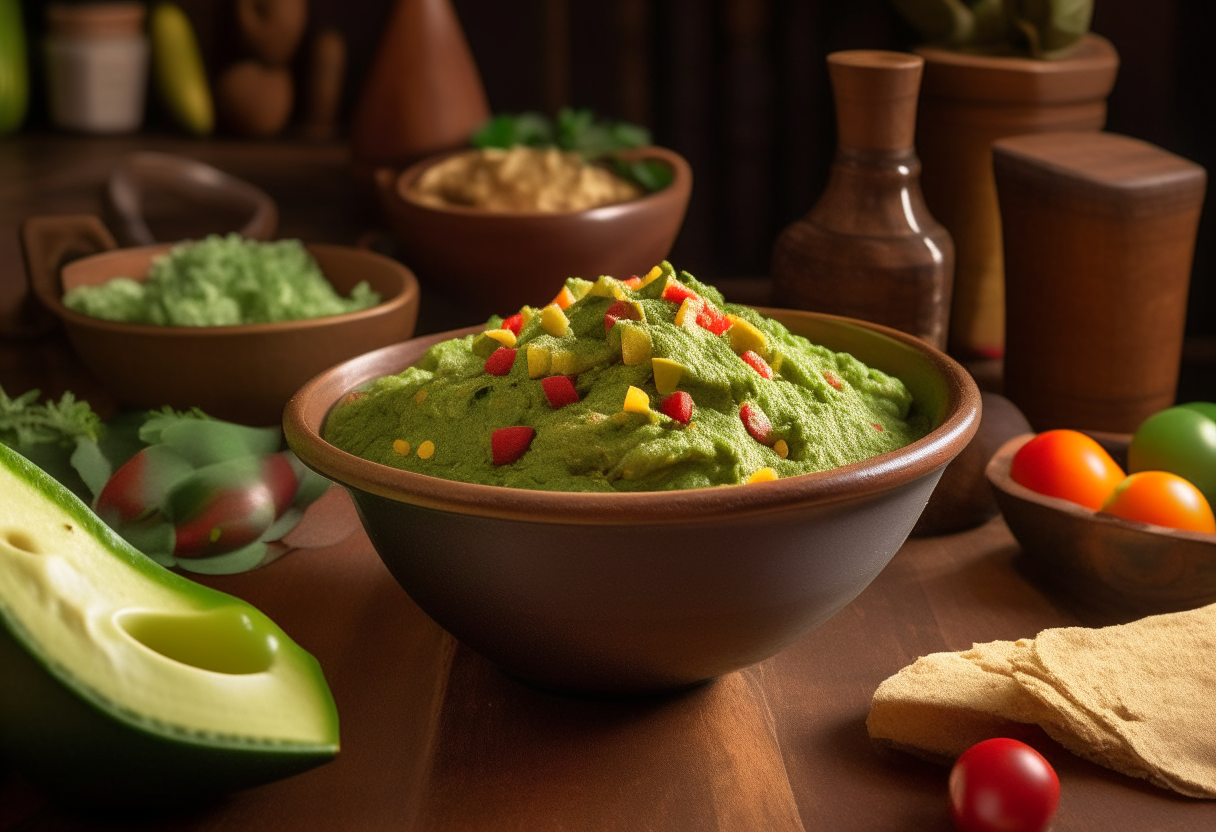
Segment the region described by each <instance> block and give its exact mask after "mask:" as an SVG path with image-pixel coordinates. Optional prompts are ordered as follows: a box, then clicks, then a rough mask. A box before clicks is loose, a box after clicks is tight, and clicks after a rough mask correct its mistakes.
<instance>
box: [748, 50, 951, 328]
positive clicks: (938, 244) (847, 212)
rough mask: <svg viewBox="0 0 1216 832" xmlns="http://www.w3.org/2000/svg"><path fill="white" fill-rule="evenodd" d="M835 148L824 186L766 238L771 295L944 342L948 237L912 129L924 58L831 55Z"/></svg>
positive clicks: (869, 53)
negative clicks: (924, 184)
mask: <svg viewBox="0 0 1216 832" xmlns="http://www.w3.org/2000/svg"><path fill="white" fill-rule="evenodd" d="M827 60H828V72H829V75H830V77H831V82H832V92H833V95H834V97H835V102H836V125H837V149H836V157H835V159H834V160H833V162H832V169H831V172H830V175H829V177H828V184H827V188H826V190H825V191H824V193H823V195H822V196H821V197H820V198H819V201H818V203H816V205H815V207H814V208H812V209H811V211H810V212H809V213H808V214H806V216H804V217H802V218H801V219H799V220H796V221H795V222H793V223H791V224H790V225H789V226H788V227H787V228H786V229H785V230H784V231H782V232H781V235H780V236H779V237H778V238H777V242H776V244H775V245H774V247H773V259H772V273H773V283H774V287H775V290H776V291H775V295H774V302H775V303H776V304H777V305H779V306H788V307H792V308H799V309H808V310H811V311H815V312H827V313H831V314H835V315H845V316H848V317H852V318H860V319H862V320H866V321H873V322H875V323H880V324H885V325H886V326H890V327H892V328H894V329H899V330H902V331H904V332H907V333H910V334H912V335H915V336H917V337H918V338H922V339H923V340H925V341H927V342H929V343H930V344H932V345H933V346H935V347H937V348H939V349H944V348H945V346H946V335H947V329H948V324H949V318H950V289H951V283H952V280H953V275H954V244H953V242H952V241H951V239H950V234H949V232H947V231H946V229H945V228H943V227H942V225H941V224H940V223H938V222H937V221H936V220H934V219H933V217H932V216H931V215H930V214H929V209H928V208H927V207H926V206H925V201H924V198H923V197H922V196H921V190H920V161H919V160H918V159H917V157H916V151H915V148H914V147H913V138H914V134H915V131H916V101H917V93H918V90H919V88H920V79H921V71H922V69H923V66H924V61H923V59H921V58H920V57H918V56H916V55H911V54H905V53H901V52H880V51H871V50H856V51H847V52H834V53H832V54H830V55H828V59H827Z"/></svg>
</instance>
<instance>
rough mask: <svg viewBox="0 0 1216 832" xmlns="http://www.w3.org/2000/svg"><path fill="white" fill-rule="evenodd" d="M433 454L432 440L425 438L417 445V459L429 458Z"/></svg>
mask: <svg viewBox="0 0 1216 832" xmlns="http://www.w3.org/2000/svg"><path fill="white" fill-rule="evenodd" d="M434 455H435V443H434V442H432V441H431V440H429V439H427V440H426V441H425V442H423V443H422V444H421V445H419V446H418V458H419V459H430V458H431V457H432V456H434Z"/></svg>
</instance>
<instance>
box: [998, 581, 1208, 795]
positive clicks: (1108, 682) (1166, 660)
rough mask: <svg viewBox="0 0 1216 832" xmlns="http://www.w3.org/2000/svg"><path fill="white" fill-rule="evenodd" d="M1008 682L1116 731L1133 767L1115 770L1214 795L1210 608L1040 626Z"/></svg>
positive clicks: (1176, 788) (1079, 717) (1183, 790)
mask: <svg viewBox="0 0 1216 832" xmlns="http://www.w3.org/2000/svg"><path fill="white" fill-rule="evenodd" d="M1014 679H1015V680H1016V681H1017V683H1018V684H1019V685H1020V686H1021V687H1022V688H1023V689H1025V690H1027V691H1028V692H1030V693H1031V694H1032V695H1033V696H1035V697H1036V698H1037V699H1039V701H1040V702H1042V703H1043V704H1044V706H1046V707H1049V708H1051V709H1052V710H1055V711H1057V712H1060V713H1065V712H1069V713H1070V714H1071V715H1070V719H1076V720H1083V719H1088V720H1090V721H1091V722H1092V724H1093V725H1095V726H1098V727H1100V733H1103V734H1107V735H1110V736H1113V737H1116V738H1117V740H1118V744H1119V747H1120V748H1121V749H1123V750H1124V751H1125V753H1126V756H1127V758H1129V759H1131V760H1134V761H1135V765H1136V767H1137V768H1138V769H1139V770H1138V771H1125V773H1127V774H1133V775H1135V776H1139V777H1144V778H1146V779H1148V780H1150V781H1152V782H1154V783H1156V784H1157V785H1160V786H1164V787H1166V788H1170V789H1173V790H1174V791H1177V792H1180V793H1181V794H1186V795H1190V796H1192V797H1216V714H1214V709H1216V605H1211V606H1207V607H1202V608H1200V609H1197V610H1190V611H1187V612H1180V613H1171V614H1169V615H1155V616H1150V617H1148V618H1144V619H1141V620H1139V621H1135V622H1132V623H1131V624H1124V625H1121V626H1118V627H1105V628H1102V629H1098V630H1091V629H1086V628H1083V627H1070V628H1066V629H1059V630H1047V631H1045V632H1043V633H1041V634H1040V635H1039V636H1038V637H1037V638H1036V639H1035V641H1034V649H1033V651H1032V652H1030V653H1027V654H1024V655H1023V656H1020V657H1019V658H1018V659H1017V660H1015V661H1014ZM1044 727H1045V728H1046V726H1044ZM1048 733H1050V731H1048ZM1062 744H1064V743H1062ZM1112 750H1113V749H1112ZM1086 756H1088V755H1086ZM1099 762H1103V761H1102V760H1099ZM1113 762H1114V761H1113V760H1111V762H1110V763H1107V764H1108V765H1110V767H1111V768H1115V769H1116V770H1124V769H1121V768H1119V766H1117V765H1114V764H1111V763H1113Z"/></svg>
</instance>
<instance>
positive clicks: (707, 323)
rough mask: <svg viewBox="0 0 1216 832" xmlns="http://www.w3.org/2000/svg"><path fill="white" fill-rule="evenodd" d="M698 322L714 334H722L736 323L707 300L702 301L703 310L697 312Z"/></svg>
mask: <svg viewBox="0 0 1216 832" xmlns="http://www.w3.org/2000/svg"><path fill="white" fill-rule="evenodd" d="M697 323H698V324H700V325H701V326H702V327H703V328H705V329H708V330H709V331H710V332H712V333H713V334H714V335H721V334H722V333H723V332H726V330H728V329H730V328H731V327H732V326H733V325H734V323H733V322H732V321H731V320H730V319H729V318H727V317H726V315H724V314H723V313H722V311H721V310H719V309H718V308H716V307H715V306H714V305H713V304H712V303H710V302H709V301H707V300H705V301H703V302H702V304H701V310H700V311H699V312H697Z"/></svg>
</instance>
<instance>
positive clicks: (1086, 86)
mask: <svg viewBox="0 0 1216 832" xmlns="http://www.w3.org/2000/svg"><path fill="white" fill-rule="evenodd" d="M892 3H893V4H894V6H895V7H896V9H897V10H898V11H899V12H900V13H901V14H902V15H903V16H904V17H905V18H906V19H907V20H908V21H909V22H910V23H911V24H912V25H913V26H914V27H915V28H916V29H917V30H918V31H919V32H920V33H921V35H922V36H923V37H924V38H925V41H926V43H925V45H923V46H920V47H917V48H916V50H915V51H916V53H917V54H919V55H920V56H921V57H923V58H924V59H925V72H924V78H923V81H922V83H921V94H920V106H919V111H918V115H917V126H916V137H917V153H918V154H919V156H920V158H921V162H922V164H923V165H924V169H923V172H922V175H921V184H922V186H923V188H924V194H925V200H926V201H927V203H928V205H929V210H930V211H931V212H932V214H933V215H934V216H935V217H937V219H938V220H939V221H940V222H941V223H942V224H943V225H944V226H945V227H946V228H947V229H948V230H949V231H950V234H951V236H952V237H953V238H954V243H955V249H956V267H955V279H954V300H953V304H952V309H951V317H950V348H951V351H952V352H954V353H956V354H959V355H963V356H975V355H981V356H990V357H999V356H1000V355H1001V354H1002V353H1003V350H1004V325H1005V322H1004V267H1003V256H1004V255H1003V250H1002V247H1001V224H1000V213H999V210H998V208H997V196H996V183H995V180H994V179H993V174H992V142H993V141H995V140H996V139H999V138H1002V137H1005V136H1012V135H1018V134H1023V133H1042V132H1051V131H1074V130H1101V129H1102V128H1103V126H1104V125H1105V123H1106V97H1107V96H1108V95H1109V94H1110V91H1111V88H1112V87H1113V86H1114V82H1115V73H1116V72H1117V70H1118V66H1119V57H1118V53H1117V52H1116V51H1115V48H1114V47H1113V46H1112V45H1111V44H1110V42H1109V41H1107V40H1106V39H1105V38H1102V37H1100V36H1099V35H1096V34H1093V33H1091V32H1089V31H1088V30H1089V24H1090V19H1091V17H1092V14H1093V0H892Z"/></svg>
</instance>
